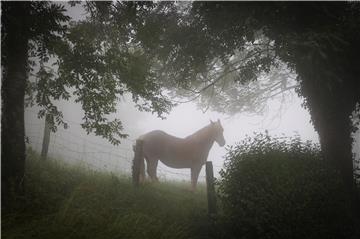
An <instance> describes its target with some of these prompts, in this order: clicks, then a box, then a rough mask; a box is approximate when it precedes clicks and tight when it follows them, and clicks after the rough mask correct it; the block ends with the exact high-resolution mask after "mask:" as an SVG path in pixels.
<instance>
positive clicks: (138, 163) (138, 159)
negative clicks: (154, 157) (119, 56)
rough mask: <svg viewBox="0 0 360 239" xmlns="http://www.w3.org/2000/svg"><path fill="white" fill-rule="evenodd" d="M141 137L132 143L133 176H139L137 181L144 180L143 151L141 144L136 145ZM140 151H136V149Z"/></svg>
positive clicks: (141, 181)
mask: <svg viewBox="0 0 360 239" xmlns="http://www.w3.org/2000/svg"><path fill="white" fill-rule="evenodd" d="M139 140H141V137H140V138H139V139H138V140H137V141H136V144H134V145H133V150H134V160H133V177H139V178H138V181H139V183H143V182H145V162H144V152H143V149H142V145H137V144H138V142H139ZM137 150H138V151H140V152H136V151H137Z"/></svg>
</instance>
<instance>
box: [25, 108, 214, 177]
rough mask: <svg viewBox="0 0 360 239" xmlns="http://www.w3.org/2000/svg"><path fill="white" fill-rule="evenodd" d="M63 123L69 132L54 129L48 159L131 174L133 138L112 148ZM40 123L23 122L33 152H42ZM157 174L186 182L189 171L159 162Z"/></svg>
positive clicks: (78, 125)
mask: <svg viewBox="0 0 360 239" xmlns="http://www.w3.org/2000/svg"><path fill="white" fill-rule="evenodd" d="M26 113H27V114H32V116H33V118H34V117H35V116H37V112H36V111H32V110H29V109H28V110H27V111H26ZM65 121H67V122H69V123H70V128H69V129H63V128H61V127H58V130H57V132H56V133H51V136H50V141H49V146H48V156H49V157H50V158H52V159H60V160H63V161H65V162H68V163H71V164H80V165H81V166H83V167H86V168H89V169H91V170H98V171H105V172H112V173H116V174H121V175H127V176H130V175H131V170H132V160H133V157H134V151H133V145H134V144H135V139H134V138H131V137H130V138H129V139H123V140H121V142H122V143H121V145H118V146H114V145H111V144H110V143H108V142H107V141H106V140H103V139H101V138H100V137H96V136H92V135H87V134H86V133H85V132H84V130H83V129H82V128H81V126H80V122H74V121H70V120H65ZM44 122H45V120H44V119H40V120H32V121H26V122H25V135H26V138H27V142H28V146H30V147H32V148H33V149H34V150H35V151H37V152H41V150H42V142H43V136H44V127H45V123H44ZM74 132H77V133H74ZM79 132H83V133H79ZM214 169H215V171H219V170H220V169H221V166H219V165H214ZM157 175H158V177H159V179H160V181H163V180H176V181H179V180H180V181H190V169H172V168H168V167H166V166H165V165H163V164H162V163H161V162H159V165H158V168H157ZM199 181H200V182H205V169H202V171H201V173H200V175H199Z"/></svg>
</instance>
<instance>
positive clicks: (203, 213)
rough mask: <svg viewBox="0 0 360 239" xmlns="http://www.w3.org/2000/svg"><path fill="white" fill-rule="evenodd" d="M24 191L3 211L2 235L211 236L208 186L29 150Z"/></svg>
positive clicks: (97, 236)
mask: <svg viewBox="0 0 360 239" xmlns="http://www.w3.org/2000/svg"><path fill="white" fill-rule="evenodd" d="M26 167H27V170H26V172H27V173H26V181H25V182H26V193H25V196H24V197H22V198H14V205H15V206H16V210H15V212H12V213H7V214H5V215H2V223H1V224H2V225H1V227H2V235H1V236H2V238H16V239H20V238H38V239H41V238H55V239H56V238H112V239H116V238H119V239H120V238H209V237H210V233H209V222H208V218H207V202H206V194H205V187H204V185H200V187H199V189H198V191H197V192H195V193H191V192H190V191H189V190H188V188H189V185H188V184H184V183H180V182H179V183H174V182H171V183H164V182H160V183H156V184H146V185H144V186H142V187H139V188H134V187H133V186H132V183H131V180H130V178H128V177H124V176H118V175H112V174H109V173H102V172H95V171H90V170H86V169H83V168H81V167H74V166H69V165H67V164H65V163H62V162H59V161H53V160H48V161H45V162H44V161H40V160H39V158H38V156H37V155H36V154H35V153H34V152H32V151H30V152H28V160H27V166H26Z"/></svg>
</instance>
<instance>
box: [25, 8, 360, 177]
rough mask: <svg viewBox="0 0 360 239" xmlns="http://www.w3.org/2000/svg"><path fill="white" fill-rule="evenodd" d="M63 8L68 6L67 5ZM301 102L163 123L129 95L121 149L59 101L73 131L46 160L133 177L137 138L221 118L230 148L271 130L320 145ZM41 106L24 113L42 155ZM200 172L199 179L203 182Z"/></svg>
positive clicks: (173, 173)
mask: <svg viewBox="0 0 360 239" xmlns="http://www.w3.org/2000/svg"><path fill="white" fill-rule="evenodd" d="M64 4H65V3H64ZM67 9H68V15H69V16H71V17H72V19H73V20H74V21H77V20H81V19H84V17H85V15H84V11H83V9H82V7H81V6H80V5H76V7H67ZM302 102H303V100H302V99H301V98H299V97H298V96H297V94H296V93H295V92H294V91H293V90H292V94H290V95H288V96H287V98H286V99H281V100H280V99H274V100H271V101H268V102H267V110H266V112H265V113H264V114H263V115H250V114H245V113H239V114H236V115H232V116H229V115H224V114H220V113H217V112H213V111H211V110H207V111H206V112H203V111H202V110H200V109H198V108H197V106H196V103H195V102H188V103H184V104H180V105H178V106H177V107H174V108H173V110H172V111H171V112H170V114H168V115H166V119H163V120H162V119H160V118H158V117H156V115H153V114H151V113H148V112H139V111H138V110H137V109H136V108H135V105H134V103H133V101H132V99H131V96H130V95H125V97H123V98H122V99H121V100H120V102H118V105H117V113H116V114H114V115H112V116H111V117H113V118H117V119H120V120H121V121H122V123H123V126H124V133H127V134H128V135H129V137H128V138H127V139H123V140H121V144H120V145H118V146H114V145H111V144H110V143H109V142H108V141H107V140H105V139H102V138H101V136H95V135H94V134H91V133H90V134H87V133H86V132H85V130H84V129H82V128H81V125H80V124H81V123H82V118H83V115H84V113H83V110H82V108H81V105H80V104H77V103H74V100H73V98H70V100H69V101H58V102H56V103H55V105H56V106H58V108H59V110H60V111H62V112H63V114H64V121H65V122H67V123H68V125H69V127H68V128H67V129H64V128H62V127H60V126H59V127H58V130H57V132H56V133H51V136H50V145H49V152H48V156H49V157H50V158H53V159H62V160H65V161H67V162H70V163H75V164H80V165H82V166H85V167H89V168H92V169H96V170H103V171H110V172H113V173H116V174H125V175H128V174H130V173H131V164H132V158H133V154H134V153H133V150H132V147H133V145H134V143H135V140H136V139H137V138H138V137H139V136H140V135H142V134H145V133H147V132H149V131H151V130H156V129H159V130H163V131H165V132H167V133H168V134H171V135H174V136H177V137H186V136H187V135H190V134H192V133H194V132H195V131H196V130H198V129H200V128H202V127H204V126H206V125H207V124H209V122H210V120H213V121H214V120H217V119H220V120H221V123H222V125H223V127H224V137H225V140H226V145H234V144H235V143H236V142H239V141H241V140H242V139H244V137H245V135H252V133H253V132H264V131H267V132H268V133H269V134H270V135H274V136H275V135H276V136H282V135H286V136H294V135H298V136H299V137H300V138H301V139H302V140H303V141H306V140H311V141H312V142H315V143H318V135H317V133H316V132H315V130H314V127H313V126H312V124H311V122H310V115H309V113H308V111H307V110H306V109H304V108H303V107H302V106H301V105H302ZM38 110H39V108H37V107H29V108H27V109H26V111H25V127H26V131H25V132H26V137H27V142H28V146H30V147H31V148H33V149H35V150H36V151H38V152H40V151H41V146H42V139H43V132H44V125H45V123H44V122H45V119H44V118H42V119H38V117H37V113H38ZM354 139H355V140H354V145H353V152H354V153H355V154H356V157H357V158H359V157H360V146H359V145H360V133H359V131H357V132H356V133H355V134H354ZM225 154H226V147H223V148H221V147H219V146H218V145H217V144H216V143H214V146H213V147H212V149H211V151H210V154H209V157H208V160H209V161H212V162H213V165H214V173H215V177H217V176H219V171H220V169H221V167H222V166H223V162H224V155H225ZM204 175H205V173H204V169H202V171H201V173H200V177H199V181H204V180H205V178H204ZM158 177H159V179H160V180H162V179H176V180H190V170H189V169H172V168H168V167H166V166H165V165H163V164H162V163H161V162H159V167H158Z"/></svg>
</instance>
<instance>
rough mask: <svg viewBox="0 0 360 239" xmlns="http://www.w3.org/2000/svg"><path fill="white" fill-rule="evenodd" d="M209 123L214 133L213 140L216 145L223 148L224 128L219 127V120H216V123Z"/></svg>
mask: <svg viewBox="0 0 360 239" xmlns="http://www.w3.org/2000/svg"><path fill="white" fill-rule="evenodd" d="M210 122H211V123H210V125H211V128H212V129H213V132H214V134H213V135H214V140H215V141H216V143H218V145H219V146H220V147H223V146H224V145H225V139H224V134H223V132H224V128H223V127H222V126H221V123H220V120H219V119H218V120H217V121H216V122H212V121H211V120H210Z"/></svg>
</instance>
